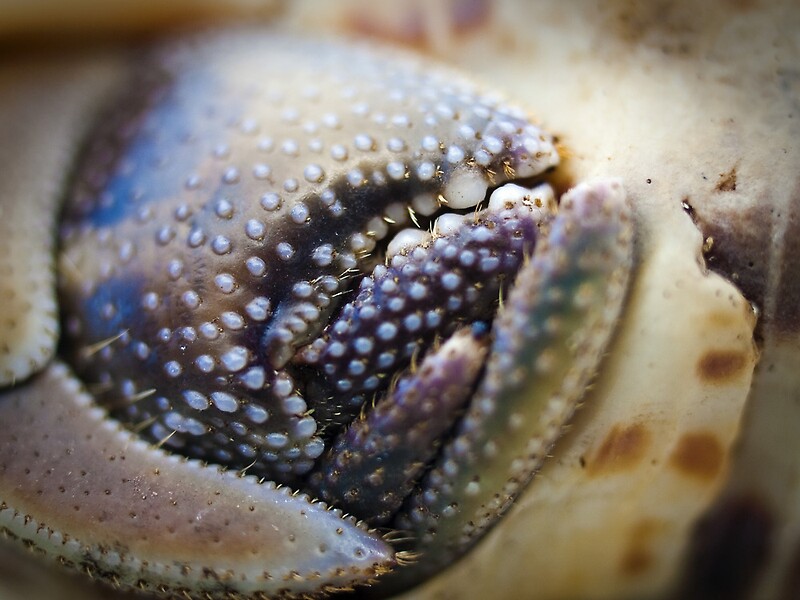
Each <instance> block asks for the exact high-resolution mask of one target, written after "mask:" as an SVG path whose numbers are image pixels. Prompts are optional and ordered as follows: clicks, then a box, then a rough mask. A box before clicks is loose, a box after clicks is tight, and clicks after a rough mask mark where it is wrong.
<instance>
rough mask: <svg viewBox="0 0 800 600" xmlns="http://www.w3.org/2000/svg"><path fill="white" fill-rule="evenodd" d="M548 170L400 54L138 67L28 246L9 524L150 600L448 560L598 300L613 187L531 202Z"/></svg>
mask: <svg viewBox="0 0 800 600" xmlns="http://www.w3.org/2000/svg"><path fill="white" fill-rule="evenodd" d="M557 163H558V155H557V152H556V148H555V143H554V141H553V139H552V137H551V136H549V135H548V134H547V133H545V132H543V131H542V130H540V129H539V128H538V127H537V126H535V125H534V124H532V123H531V122H529V121H528V120H527V119H526V118H525V116H524V114H522V113H521V112H520V111H519V110H517V109H514V108H512V107H510V106H507V105H505V104H504V103H502V102H501V101H500V100H498V99H497V98H494V97H491V96H489V95H486V94H484V93H482V92H480V90H479V89H478V88H476V87H475V86H474V85H473V84H472V83H470V82H468V81H465V80H464V79H463V78H461V77H460V76H458V75H457V74H454V73H450V72H446V71H444V70H441V71H440V70H437V69H432V68H431V67H430V66H429V65H426V66H425V68H423V66H422V65H421V64H420V63H419V62H418V61H416V60H415V59H412V58H411V57H399V58H398V57H397V56H396V55H389V54H382V53H381V52H380V51H378V50H375V49H367V48H359V47H351V46H348V45H339V44H332V43H325V42H310V41H302V40H296V39H289V38H287V37H283V36H279V35H276V34H274V33H269V32H267V33H264V32H249V33H248V32H244V33H243V32H237V33H236V34H235V35H231V34H221V35H211V36H208V35H207V36H202V37H197V38H193V39H191V40H189V41H185V42H181V43H180V44H172V45H170V46H169V47H167V48H165V49H161V50H160V51H158V52H156V53H155V54H154V56H152V57H150V58H149V59H148V60H147V61H146V62H145V63H144V65H143V67H142V69H141V70H140V71H139V76H137V78H136V79H135V81H134V82H132V83H131V85H130V87H128V88H127V89H126V92H125V95H124V97H123V98H121V99H120V102H119V107H117V108H115V109H114V110H112V111H109V112H108V113H106V114H105V116H104V117H103V119H101V122H100V125H99V126H98V128H97V131H96V132H95V134H94V135H93V137H92V138H91V140H90V142H89V143H88V144H87V146H86V150H85V152H84V153H83V158H82V160H81V162H80V164H79V166H78V168H77V170H76V173H75V175H74V177H73V181H72V184H71V186H70V190H71V191H70V192H69V194H68V198H67V200H66V202H65V205H64V207H63V214H62V215H61V218H60V225H59V228H60V238H61V244H60V249H59V251H58V257H57V258H54V256H53V255H52V254H53V253H52V250H51V248H50V247H49V246H47V245H43V246H42V248H41V249H40V250H39V252H38V254H37V255H35V256H34V257H33V259H34V260H37V261H40V262H41V264H42V265H43V269H44V271H43V272H42V273H40V274H38V276H40V278H41V279H40V282H41V284H42V285H43V286H45V287H46V286H48V285H49V284H50V282H49V280H48V272H49V267H48V266H47V265H49V264H50V263H51V262H53V261H54V262H55V263H57V272H58V280H59V283H58V302H59V305H60V312H61V317H60V318H61V322H62V323H63V329H64V335H63V339H62V340H61V344H60V346H61V349H60V357H59V358H57V359H51V354H52V352H53V350H54V347H55V344H56V338H57V336H58V333H57V332H58V330H59V329H58V319H59V316H58V315H57V314H56V311H55V310H53V309H52V308H48V306H47V304H46V303H48V302H52V301H53V299H52V297H51V295H50V294H46V295H44V296H42V295H41V294H40V297H44V298H45V299H44V300H37V299H36V298H34V297H33V295H32V294H33V292H31V291H26V294H27V295H26V296H24V297H22V298H21V302H22V303H23V304H25V303H26V302H27V303H29V309H30V310H29V315H28V316H29V317H30V318H31V320H32V323H33V324H34V326H33V327H32V328H31V330H30V335H29V336H27V337H26V336H21V337H19V338H17V339H16V340H15V342H14V344H13V346H12V347H11V348H10V350H9V351H8V352H7V353H6V354H5V355H4V357H3V363H2V371H3V383H5V384H6V385H8V384H14V383H18V382H20V381H22V380H25V379H27V378H30V381H28V382H27V383H25V385H21V386H18V387H16V388H15V389H13V390H11V391H10V392H8V393H6V395H5V397H4V398H3V401H2V403H0V413H1V418H2V420H3V422H12V421H13V422H14V423H15V426H14V427H11V428H5V429H4V431H3V432H2V433H0V526H2V529H3V531H4V532H5V534H6V535H7V536H10V537H12V538H15V539H19V540H20V541H21V542H23V543H25V544H28V545H31V546H32V547H34V548H36V549H38V550H40V551H41V552H42V553H44V554H45V555H47V556H49V557H51V558H53V559H56V560H58V561H60V562H62V563H65V564H69V565H74V566H76V567H78V568H81V569H86V570H89V571H92V572H94V573H96V574H98V575H100V576H102V577H103V578H105V579H108V580H109V581H111V582H113V583H114V584H117V585H124V586H132V587H139V588H141V589H148V590H153V591H157V592H159V593H162V594H165V595H179V594H188V595H192V594H205V595H208V596H220V597H222V596H225V595H226V594H231V593H239V594H244V595H252V596H254V597H258V596H260V595H264V596H273V595H281V594H285V595H302V594H309V593H317V592H319V593H322V592H325V591H333V590H336V589H341V588H348V587H351V586H353V585H356V584H360V583H366V582H370V581H373V580H375V579H377V580H378V583H377V588H376V589H378V590H391V589H398V588H400V587H406V586H409V585H412V584H414V583H416V582H418V581H419V580H420V579H422V578H424V577H425V576H427V575H429V574H430V573H433V572H436V571H437V570H439V569H441V568H442V567H443V566H445V565H447V564H449V563H450V562H452V561H454V560H456V559H457V558H458V556H460V555H461V554H463V553H464V552H465V551H466V550H468V549H469V548H470V547H471V546H472V545H473V544H474V543H475V542H476V541H477V540H478V539H479V538H480V537H481V536H482V534H483V533H484V532H485V531H487V530H488V529H489V528H490V527H491V525H492V524H493V523H494V522H495V521H496V520H497V519H498V518H499V517H500V516H502V514H503V513H504V512H505V511H506V510H507V509H508V508H509V506H510V505H511V503H512V502H513V500H514V498H515V497H516V496H517V495H518V493H519V492H520V491H521V490H522V488H523V487H524V486H525V485H526V484H527V483H528V482H529V481H530V479H531V478H532V476H533V474H534V473H535V472H536V471H537V469H538V468H539V466H540V465H541V463H542V461H543V460H544V458H545V456H546V454H547V452H548V450H549V448H550V447H551V446H552V444H553V443H555V441H556V440H557V438H558V437H559V436H560V434H561V431H562V428H563V426H564V425H565V423H566V422H567V420H568V419H569V417H570V415H571V414H572V412H573V410H574V408H575V406H576V404H577V403H578V402H579V401H580V399H581V398H582V397H583V394H584V391H585V389H586V387H587V386H588V384H589V382H590V380H591V378H592V377H593V375H594V373H595V372H596V370H597V368H598V366H599V364H600V360H601V358H602V355H603V352H604V349H605V347H606V345H607V343H608V341H609V339H610V337H611V335H612V333H613V331H614V324H615V322H616V319H617V317H618V315H619V311H620V309H621V306H622V303H623V300H624V297H625V290H626V287H627V281H628V276H629V272H630V270H631V264H632V250H631V248H632V226H631V218H630V214H629V208H628V205H627V202H626V200H625V194H624V191H623V188H622V185H621V183H620V182H619V181H616V180H602V181H595V182H592V183H588V184H581V185H579V186H576V187H575V188H574V189H572V190H571V191H570V192H568V193H567V194H566V195H565V196H564V197H563V198H562V200H561V202H560V205H557V203H556V201H555V199H554V196H553V191H552V189H551V188H550V186H549V185H547V183H546V182H545V181H544V179H543V178H544V177H546V173H547V172H548V171H549V170H551V169H552V168H554V167H555V166H556V165H557ZM22 210H24V209H22ZM46 210H48V211H50V213H51V217H50V218H51V219H55V215H56V213H57V212H58V211H59V210H60V209H59V207H58V206H57V205H55V204H53V205H51V206H48V207H47V208H46ZM19 292H20V295H23V294H22V290H21V289H20V290H19ZM22 314H23V313H22V312H21V313H20V315H22ZM53 360H54V361H55V362H54V363H53V364H50V366H49V367H47V369H46V371H45V372H44V373H40V374H38V375H37V374H35V372H36V371H39V370H41V369H42V367H44V366H45V365H46V364H47V363H48V362H52V361H53ZM73 372H74V373H76V374H77V375H78V377H79V378H80V380H81V382H82V383H81V384H79V383H78V380H77V379H76V377H75V375H73ZM54 398H58V399H59V400H58V402H53V399H54ZM106 411H107V412H106ZM108 415H111V416H112V417H113V418H111V419H110V418H108ZM123 425H124V427H123ZM316 497H319V498H322V499H323V500H324V502H321V501H317V500H313V498H316ZM346 513H348V514H349V515H352V516H348V515H347V514H346ZM187 542H189V543H187ZM381 586H383V587H381Z"/></svg>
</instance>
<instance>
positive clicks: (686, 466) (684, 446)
mask: <svg viewBox="0 0 800 600" xmlns="http://www.w3.org/2000/svg"><path fill="white" fill-rule="evenodd" d="M724 458H725V454H724V451H723V448H722V444H720V442H719V440H718V439H717V437H716V436H715V435H714V434H713V433H710V432H706V431H697V432H693V433H685V434H684V435H683V436H681V439H680V440H678V444H677V445H676V446H675V449H674V450H673V451H672V454H671V455H670V457H669V464H670V465H671V466H672V467H673V468H674V469H675V470H677V471H678V472H680V473H681V474H683V475H686V476H688V477H696V478H697V479H701V480H704V481H707V480H710V479H713V478H714V477H715V476H716V475H717V474H718V473H719V471H720V468H721V467H722V463H723V460H724Z"/></svg>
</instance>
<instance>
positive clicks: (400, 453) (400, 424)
mask: <svg viewBox="0 0 800 600" xmlns="http://www.w3.org/2000/svg"><path fill="white" fill-rule="evenodd" d="M485 338H486V336H485V335H483V332H481V330H480V327H478V328H477V329H476V331H474V332H473V331H471V330H470V328H464V329H462V330H460V331H458V332H456V333H455V334H454V335H453V336H452V337H450V338H449V339H448V340H447V341H446V342H445V343H444V344H443V345H442V346H441V347H440V348H439V349H438V350H436V351H435V352H432V353H431V354H430V355H428V356H427V357H426V358H425V360H424V361H423V362H422V364H421V365H420V366H419V368H418V369H416V370H414V372H412V373H411V374H409V375H407V376H406V377H404V378H403V379H401V380H400V381H399V382H398V383H397V385H396V386H395V387H394V389H393V390H392V391H391V392H390V393H389V394H388V395H387V396H386V397H385V398H383V399H382V400H381V401H380V402H378V404H377V405H376V406H375V408H374V409H373V410H371V411H370V412H369V413H368V414H367V415H366V416H364V417H363V418H362V419H360V420H358V421H355V422H354V423H353V424H352V425H351V426H350V427H349V428H348V429H347V430H346V431H344V432H343V433H342V434H340V435H339V437H338V438H337V439H336V441H335V442H334V444H333V446H332V447H331V450H330V451H329V452H328V453H326V454H325V455H324V456H323V457H322V460H321V462H320V464H319V465H317V466H316V468H315V471H314V473H313V474H312V476H311V477H310V479H309V482H308V487H310V488H311V489H312V490H314V491H315V492H317V493H319V494H320V495H321V496H322V497H323V498H324V499H325V500H327V501H329V502H336V503H337V505H339V506H341V507H342V508H343V509H344V510H346V511H347V512H349V513H352V514H356V515H359V516H361V518H363V519H364V520H366V521H368V522H370V523H372V524H376V525H378V524H385V523H386V522H387V521H388V520H389V519H391V517H392V516H393V515H394V513H395V512H396V511H397V510H398V509H399V508H400V505H401V504H402V502H403V500H404V499H405V498H406V496H407V495H408V494H409V493H410V492H411V490H412V489H413V487H414V484H415V482H416V481H417V480H418V479H419V476H420V475H421V474H422V472H423V470H424V469H425V465H426V464H427V463H428V462H429V461H430V460H431V459H432V458H433V457H434V456H435V454H436V451H437V449H438V446H439V445H438V443H437V440H439V439H441V438H442V437H443V436H444V435H445V434H446V433H447V431H448V430H449V429H450V428H451V427H452V424H453V422H454V421H455V418H456V414H457V413H458V411H459V409H460V408H461V407H462V406H463V405H464V403H465V402H466V401H467V400H468V399H469V397H470V395H471V394H472V386H473V384H474V383H475V380H476V378H477V376H478V373H480V370H481V367H482V366H483V361H484V359H485V357H486V350H487V347H486V343H485V342H486V339H485Z"/></svg>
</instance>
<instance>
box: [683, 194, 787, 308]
mask: <svg viewBox="0 0 800 600" xmlns="http://www.w3.org/2000/svg"><path fill="white" fill-rule="evenodd" d="M759 200H760V201H759V202H758V203H757V205H756V206H753V207H751V208H738V209H737V210H736V211H729V212H719V213H718V212H715V211H713V210H712V211H706V210H705V206H692V209H693V210H692V212H691V216H692V218H693V219H694V221H695V223H696V224H697V226H698V228H699V229H700V231H701V233H702V234H703V239H708V238H712V239H713V240H714V243H713V244H712V245H711V247H710V249H709V251H708V252H707V253H706V254H705V258H706V262H707V264H708V267H709V268H710V269H711V270H713V271H715V272H716V273H719V274H720V275H722V276H723V277H725V278H726V279H730V280H731V281H732V282H733V283H734V284H735V285H736V286H738V287H739V289H740V290H741V291H742V294H744V296H745V298H747V299H748V300H749V301H750V302H752V303H754V304H755V305H756V306H758V307H761V308H763V306H764V298H765V294H766V289H767V279H768V277H769V273H768V268H767V267H768V265H769V248H767V247H766V246H765V244H764V240H767V239H769V236H770V233H771V231H772V225H773V224H772V218H773V215H772V213H771V209H770V198H761V199H759Z"/></svg>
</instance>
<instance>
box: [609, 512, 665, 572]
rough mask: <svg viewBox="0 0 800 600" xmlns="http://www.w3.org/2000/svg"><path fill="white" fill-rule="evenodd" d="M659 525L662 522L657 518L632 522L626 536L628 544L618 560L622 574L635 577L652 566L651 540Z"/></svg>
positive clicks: (653, 557)
mask: <svg viewBox="0 0 800 600" xmlns="http://www.w3.org/2000/svg"><path fill="white" fill-rule="evenodd" d="M661 527H662V523H661V522H660V521H658V520H657V519H642V520H641V521H639V522H638V523H636V524H634V526H633V527H632V528H631V532H630V537H629V538H628V545H627V546H626V548H625V551H624V552H623V554H622V557H621V559H620V562H619V571H620V573H621V574H622V575H626V576H628V577H635V576H637V575H641V574H642V573H644V572H645V571H647V570H648V569H650V567H651V566H653V564H654V562H655V556H654V554H653V549H652V541H653V537H654V536H655V535H656V534H657V533H658V531H659V530H660V529H661Z"/></svg>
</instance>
